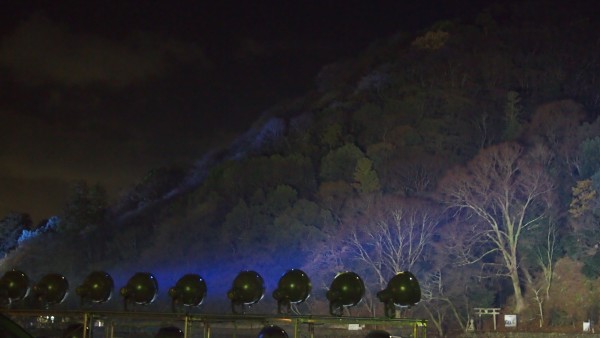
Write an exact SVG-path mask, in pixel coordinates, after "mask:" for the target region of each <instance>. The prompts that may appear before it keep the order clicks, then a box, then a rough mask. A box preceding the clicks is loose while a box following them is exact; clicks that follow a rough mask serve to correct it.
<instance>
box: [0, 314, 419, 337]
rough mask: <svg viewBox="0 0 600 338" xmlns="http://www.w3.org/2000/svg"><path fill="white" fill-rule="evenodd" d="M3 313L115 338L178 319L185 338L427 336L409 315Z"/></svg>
mask: <svg viewBox="0 0 600 338" xmlns="http://www.w3.org/2000/svg"><path fill="white" fill-rule="evenodd" d="M4 314H5V315H7V316H9V317H12V318H17V317H36V316H48V315H50V314H52V315H54V316H56V317H68V318H80V320H81V322H82V323H83V324H84V325H83V337H84V338H92V337H93V334H92V333H93V332H92V331H93V330H94V323H95V321H96V320H102V321H104V323H105V329H104V330H105V338H114V335H115V328H117V327H119V325H124V323H130V322H136V323H137V325H139V326H155V325H156V324H157V323H159V322H161V321H170V322H180V323H181V325H182V326H183V334H184V338H190V337H191V336H192V327H193V326H194V324H198V325H202V328H203V331H202V334H203V337H204V338H211V332H212V329H213V327H214V325H219V324H221V325H223V324H229V325H233V329H234V336H235V335H236V334H235V332H237V330H238V328H239V325H242V326H243V325H244V323H249V324H246V325H254V324H260V325H268V324H273V325H282V326H283V325H285V326H292V327H293V337H294V338H298V337H301V336H303V334H302V333H301V331H302V330H301V329H300V328H301V327H302V326H305V327H306V329H307V331H308V336H309V337H310V338H314V337H315V325H317V324H324V325H337V326H340V325H349V324H359V325H381V326H386V327H402V328H407V329H410V331H411V333H412V336H413V337H414V338H417V337H419V338H421V337H422V338H425V337H426V336H427V321H426V320H423V319H409V318H373V317H334V316H311V315H306V316H302V315H299V316H296V315H293V316H289V315H248V314H246V315H241V314H234V315H227V314H193V315H192V314H179V313H155V312H110V311H51V310H43V311H30V310H7V311H4Z"/></svg>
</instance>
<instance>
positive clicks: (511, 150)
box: [1, 2, 600, 334]
mask: <svg viewBox="0 0 600 338" xmlns="http://www.w3.org/2000/svg"><path fill="white" fill-rule="evenodd" d="M551 7H552V6H541V5H540V4H539V3H537V2H531V3H520V4H519V5H518V6H513V5H498V6H492V7H490V8H489V9H488V10H485V11H483V12H481V13H479V14H478V15H477V17H475V18H471V19H469V20H463V21H457V20H456V21H452V20H449V21H442V22H438V23H436V24H435V25H433V26H432V27H430V28H429V29H427V30H424V31H421V32H416V33H398V34H397V35H395V36H392V37H389V38H387V39H382V40H380V41H377V42H375V43H373V44H372V46H371V47H370V48H369V49H368V50H366V51H365V52H364V53H362V54H361V55H359V56H357V57H356V58H354V59H351V60H345V61H341V62H339V63H336V64H331V65H328V66H326V67H324V68H323V70H322V71H321V72H320V74H319V75H318V77H317V79H316V85H315V89H314V91H312V92H310V93H307V94H306V95H305V96H303V97H300V98H297V99H296V100H293V101H290V102H285V103H281V104H279V105H276V106H274V107H273V108H272V109H271V110H269V111H268V112H266V113H265V114H264V116H263V118H262V119H261V120H260V121H257V123H256V125H255V127H254V128H253V129H252V130H250V131H249V132H248V133H247V134H246V135H245V136H243V137H241V138H240V141H239V142H236V143H234V144H233V145H232V146H231V148H229V149H223V150H220V151H215V153H213V154H210V155H207V159H205V160H204V161H199V162H198V165H197V166H195V167H193V168H161V169H157V170H154V171H152V172H150V173H148V175H147V176H146V177H144V178H142V179H141V180H140V181H139V182H138V183H137V184H135V185H134V186H133V187H132V188H131V190H129V192H128V193H127V194H125V195H124V196H122V197H121V199H120V200H119V201H118V202H117V203H115V204H114V205H107V204H106V196H105V192H103V190H102V188H101V187H98V186H88V185H87V184H86V183H81V184H79V185H78V186H77V187H75V189H74V191H73V194H72V198H71V200H69V203H68V205H67V206H66V208H65V210H64V213H63V215H62V216H61V217H60V218H61V220H60V222H59V223H58V225H56V226H55V227H51V228H48V227H46V228H44V229H43V231H40V232H39V234H38V235H37V236H33V235H30V236H29V237H27V238H25V239H24V240H20V241H19V240H18V237H19V236H18V234H15V229H17V228H18V225H19V224H24V223H23V222H21V223H19V222H20V221H18V220H16V219H18V218H19V217H21V216H22V217H25V218H26V215H20V216H19V215H10V217H7V218H5V220H3V223H2V229H1V230H2V238H3V239H5V242H7V241H9V240H10V241H12V242H10V243H8V242H7V244H5V243H3V245H2V248H3V250H4V251H5V252H7V253H8V254H7V256H6V258H5V259H4V262H3V267H4V269H8V268H11V267H18V268H21V269H22V270H23V271H26V272H27V273H30V274H31V277H32V278H34V279H35V278H39V276H38V274H39V275H41V274H43V273H45V272H48V271H50V270H52V271H57V272H61V273H63V274H65V275H66V276H68V277H69V278H72V279H73V280H81V279H83V277H84V276H85V275H86V274H87V273H88V272H89V271H92V270H98V269H104V270H106V271H108V272H111V273H114V274H116V275H117V276H121V277H117V281H118V282H117V284H118V285H122V284H124V280H123V279H124V278H126V277H127V276H130V275H131V274H133V272H135V271H152V272H156V273H157V274H158V275H159V279H161V278H162V280H164V281H165V283H166V284H169V283H174V282H175V280H176V279H177V278H178V277H179V276H182V275H183V274H184V273H188V272H194V273H199V274H201V275H204V276H205V278H206V279H207V282H208V283H209V295H210V294H211V290H219V291H214V292H215V293H217V295H216V296H215V298H216V299H217V300H218V299H221V300H223V301H224V300H225V297H224V293H223V292H224V291H221V290H224V289H225V288H227V287H228V286H229V283H230V281H231V280H232V279H233V277H234V276H235V274H237V272H238V271H240V270H242V269H252V270H256V271H258V272H259V273H261V274H263V275H264V276H265V279H266V280H269V281H271V282H270V283H269V286H271V288H270V291H269V290H268V291H267V292H271V291H272V289H273V287H274V286H275V283H276V280H277V278H278V277H279V276H280V275H281V274H283V273H284V272H285V271H286V270H287V269H290V268H301V269H303V270H304V271H306V272H307V273H308V275H309V276H310V277H311V279H312V281H313V290H314V291H313V293H314V296H313V297H311V298H310V299H309V301H308V305H307V306H308V308H309V310H310V311H315V312H317V311H321V312H326V310H322V309H325V308H326V305H324V304H325V297H323V295H324V289H325V287H326V286H327V285H328V283H329V282H330V281H331V279H332V278H333V276H334V275H335V273H336V272H339V271H343V270H352V271H355V272H357V273H358V274H359V275H361V276H362V277H363V279H364V280H365V282H366V284H367V285H368V286H369V287H368V289H369V290H370V291H369V292H367V295H366V298H365V300H364V301H363V303H362V304H361V305H360V306H359V307H358V308H359V309H357V310H355V311H357V312H362V313H365V314H370V315H377V316H382V314H383V307H382V306H381V305H380V304H379V303H378V301H377V300H376V298H375V297H374V294H375V292H376V291H378V290H381V289H382V288H383V287H385V285H386V283H387V281H388V280H389V279H390V278H391V277H392V276H393V275H394V273H395V272H397V271H402V270H410V271H411V272H413V273H414V274H415V275H416V276H417V277H418V278H419V281H420V283H421V287H422V291H423V299H422V301H421V302H420V303H419V305H418V306H416V307H415V308H413V309H411V310H410V314H409V315H411V316H420V317H423V318H426V319H428V320H429V321H430V323H431V324H430V325H431V327H433V328H434V329H435V330H437V331H438V332H439V333H440V334H443V333H444V331H449V330H460V329H464V327H465V325H466V323H467V322H468V319H469V316H470V315H472V308H473V307H501V308H503V309H504V310H505V311H506V312H507V313H518V314H519V315H520V324H519V325H520V326H521V327H531V328H541V329H551V328H552V327H557V326H573V325H575V327H579V326H578V324H576V323H579V322H580V321H582V320H587V319H592V320H594V321H597V320H598V316H599V313H600V307H599V306H598V304H599V302H598V301H599V300H600V293H599V292H598V291H596V290H599V289H600V288H598V287H597V286H599V285H600V280H598V277H599V276H600V252H598V243H599V241H600V231H598V226H599V221H600V215H598V213H597V210H598V203H599V202H600V197H599V196H598V191H600V172H599V170H600V121H598V120H597V119H596V116H597V113H598V111H599V109H600V90H599V88H600V76H599V74H600V62H598V61H599V60H598V58H599V57H600V40H599V36H598V35H597V32H599V31H600V29H599V28H600V27H598V24H597V22H596V21H595V20H593V12H591V11H588V10H589V9H587V8H578V7H575V5H573V7H569V8H564V6H561V7H559V8H560V10H556V7H554V10H553V8H551ZM53 222H56V220H53ZM26 226H27V227H28V229H29V230H31V231H33V230H35V229H36V228H38V227H34V226H32V225H31V220H28V223H27V225H26ZM15 248H17V249H15ZM119 278H120V280H119ZM211 278H214V280H213V281H212V282H211ZM119 283H120V284H119ZM211 283H212V284H211ZM167 287H168V286H167V285H165V287H164V288H162V289H163V290H166V288H167ZM211 288H212V289H211ZM212 294H214V293H212ZM266 298H267V297H266ZM306 311H308V310H306ZM574 323H575V324H574ZM521 324H522V325H521Z"/></svg>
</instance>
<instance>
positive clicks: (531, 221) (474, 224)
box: [440, 143, 552, 313]
mask: <svg viewBox="0 0 600 338" xmlns="http://www.w3.org/2000/svg"><path fill="white" fill-rule="evenodd" d="M440 190H441V194H442V199H443V201H445V202H446V203H447V204H448V205H449V206H450V207H451V209H452V210H454V211H455V212H456V213H455V215H457V216H458V215H461V216H464V217H465V219H464V221H465V223H467V224H469V226H465V229H463V230H464V231H465V232H469V233H470V234H471V235H472V236H471V240H470V243H471V244H472V245H476V246H477V247H465V248H464V249H466V250H465V251H463V258H464V259H465V263H473V262H477V261H481V260H482V259H483V258H484V257H485V256H487V255H490V254H498V255H499V262H500V265H499V267H500V268H501V270H500V271H499V273H500V274H503V275H506V276H508V277H509V278H510V280H511V282H512V286H513V289H514V290H513V291H514V297H515V302H516V307H515V312H516V313H520V312H521V311H522V310H523V309H524V308H525V305H526V303H525V300H524V297H523V293H522V291H521V286H520V280H521V272H520V271H519V264H518V263H519V260H518V258H519V239H520V238H521V236H522V234H523V231H524V230H525V229H526V228H528V227H531V226H533V225H535V224H537V223H538V222H539V221H540V220H541V219H542V218H543V217H544V215H545V213H546V212H547V211H548V210H549V207H550V201H551V194H552V182H551V180H550V178H549V177H548V176H547V175H546V173H545V170H544V168H543V166H541V165H539V163H538V162H537V161H535V160H530V159H529V158H528V157H527V156H526V154H525V153H524V150H523V148H522V147H521V146H519V145H518V144H516V143H503V144H500V145H496V146H492V147H489V148H486V149H484V150H482V151H480V153H479V154H478V155H477V156H476V157H475V158H474V159H473V160H472V161H470V162H469V163H468V164H467V165H466V166H464V167H459V168H456V169H454V170H452V171H450V172H449V173H448V174H447V175H446V177H445V178H444V179H443V180H442V181H441V182H440Z"/></svg>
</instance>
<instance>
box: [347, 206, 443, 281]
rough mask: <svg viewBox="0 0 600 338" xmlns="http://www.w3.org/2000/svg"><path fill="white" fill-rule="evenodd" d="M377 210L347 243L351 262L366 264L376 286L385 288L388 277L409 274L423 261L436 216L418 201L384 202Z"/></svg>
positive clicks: (434, 211) (433, 209) (432, 210)
mask: <svg viewBox="0 0 600 338" xmlns="http://www.w3.org/2000/svg"><path fill="white" fill-rule="evenodd" d="M378 206H379V208H378V209H379V210H378V211H374V213H373V215H371V216H369V217H368V219H369V221H367V223H366V224H358V225H357V227H356V229H355V230H354V231H352V232H351V233H350V236H349V238H348V239H347V241H346V242H347V245H348V246H349V247H350V248H351V249H352V250H351V251H350V252H352V256H353V258H354V259H356V260H358V261H360V262H362V263H363V264H366V266H367V267H368V268H369V270H370V273H371V274H373V275H375V276H376V277H377V283H378V284H379V285H380V286H384V285H385V284H386V283H387V280H388V279H389V278H390V276H393V275H394V274H396V273H397V272H399V271H405V270H408V271H410V270H412V269H413V267H414V266H415V264H417V261H418V260H419V259H422V258H423V254H424V251H425V250H426V248H427V246H428V245H430V243H431V237H432V236H433V230H434V228H435V226H436V224H437V222H438V213H437V211H436V209H435V207H434V206H432V205H429V204H428V203H426V202H423V201H420V200H410V199H401V200H391V199H387V200H384V201H381V202H379V205H378Z"/></svg>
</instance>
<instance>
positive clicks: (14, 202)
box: [0, 0, 483, 222]
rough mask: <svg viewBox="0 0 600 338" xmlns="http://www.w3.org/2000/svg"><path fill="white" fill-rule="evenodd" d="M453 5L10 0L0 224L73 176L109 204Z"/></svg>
mask: <svg viewBox="0 0 600 338" xmlns="http://www.w3.org/2000/svg"><path fill="white" fill-rule="evenodd" d="M473 3H478V5H477V6H471V5H470V4H469V2H465V1H461V2H452V1H400V0H398V1H286V0H281V1H194V2H192V1H150V0H148V1H102V2H99V1H98V2H94V1H57V2H54V1H39V2H31V1H18V0H14V1H8V4H7V3H4V4H3V6H2V14H0V19H1V20H0V217H3V216H4V215H6V214H7V213H8V212H9V211H18V212H27V213H29V214H30V215H31V216H32V218H33V220H34V222H38V221H39V220H41V219H43V218H47V217H49V216H52V215H56V214H59V213H60V212H61V209H62V206H63V203H64V200H65V196H66V194H67V191H68V187H69V185H70V184H72V183H73V182H74V181H75V180H86V181H87V182H88V183H89V184H94V183H97V182H98V183H100V184H102V185H104V186H105V187H106V188H107V189H108V191H109V192H110V195H111V198H112V199H115V198H117V196H118V195H119V193H120V192H122V191H123V190H124V189H126V188H127V187H128V186H131V185H132V184H133V183H134V182H135V181H137V180H139V179H140V178H141V177H142V176H143V174H144V173H145V172H147V171H148V170H150V169H152V168H157V167H160V166H165V165H173V164H176V165H186V164H188V163H190V162H191V161H193V160H194V159H196V158H199V157H200V156H201V155H202V154H203V152H205V151H206V150H207V149H209V148H211V147H214V146H218V145H223V144H227V143H228V142H229V141H230V140H232V139H233V138H234V137H235V135H236V134H237V133H239V132H241V131H243V130H245V129H246V128H248V127H249V126H250V125H251V124H252V122H253V121H254V120H255V119H256V118H257V117H258V116H259V115H260V113H261V112H262V111H264V110H266V109H267V108H269V107H270V106H272V105H274V104H275V103H277V102H280V101H282V100H284V99H287V98H293V97H297V96H300V95H302V94H303V93H306V92H307V91H308V90H311V89H312V88H313V85H314V79H315V77H316V75H317V74H318V72H319V70H320V69H321V68H322V67H323V66H324V65H326V64H329V63H332V62H335V61H340V60H343V59H344V58H348V57H354V56H356V55H357V54H358V53H360V52H361V51H362V50H364V49H365V48H366V47H368V45H369V44H370V43H372V42H374V41H375V40H377V39H382V38H386V37H389V36H391V35H393V34H394V33H396V32H399V31H407V30H417V29H424V28H426V27H428V26H429V25H431V24H432V23H433V22H435V21H437V20H440V19H451V18H454V17H457V16H461V17H468V16H469V15H472V14H473V13H476V12H477V11H478V10H479V9H480V8H481V7H482V6H483V4H481V2H479V1H473Z"/></svg>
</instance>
